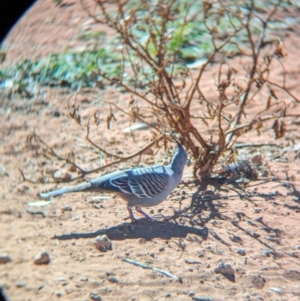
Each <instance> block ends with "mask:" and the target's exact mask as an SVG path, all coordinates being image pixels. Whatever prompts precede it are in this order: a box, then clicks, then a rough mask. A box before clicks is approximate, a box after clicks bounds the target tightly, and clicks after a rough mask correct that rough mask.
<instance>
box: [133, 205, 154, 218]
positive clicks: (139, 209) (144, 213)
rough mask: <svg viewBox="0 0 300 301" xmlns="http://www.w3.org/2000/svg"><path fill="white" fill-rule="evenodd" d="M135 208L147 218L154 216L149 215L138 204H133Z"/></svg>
mask: <svg viewBox="0 0 300 301" xmlns="http://www.w3.org/2000/svg"><path fill="white" fill-rule="evenodd" d="M135 210H136V211H137V212H138V213H140V214H142V215H144V216H145V217H146V218H147V219H155V218H154V217H152V216H151V215H149V214H148V213H146V212H145V211H143V210H142V208H141V207H140V206H135Z"/></svg>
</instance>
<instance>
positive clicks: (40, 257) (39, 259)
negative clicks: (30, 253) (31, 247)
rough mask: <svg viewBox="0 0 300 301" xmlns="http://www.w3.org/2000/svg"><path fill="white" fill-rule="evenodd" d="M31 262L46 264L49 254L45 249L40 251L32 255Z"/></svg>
mask: <svg viewBox="0 0 300 301" xmlns="http://www.w3.org/2000/svg"><path fill="white" fill-rule="evenodd" d="M33 262H34V263H35V264H48V263H49V262H50V255H49V253H48V252H47V251H42V252H41V253H38V254H37V255H35V256H34V259H33Z"/></svg>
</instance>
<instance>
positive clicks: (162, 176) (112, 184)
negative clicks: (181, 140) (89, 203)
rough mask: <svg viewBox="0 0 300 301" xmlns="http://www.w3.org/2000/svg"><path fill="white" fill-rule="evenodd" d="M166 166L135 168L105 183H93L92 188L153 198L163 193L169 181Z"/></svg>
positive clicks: (118, 174)
mask: <svg viewBox="0 0 300 301" xmlns="http://www.w3.org/2000/svg"><path fill="white" fill-rule="evenodd" d="M169 177H170V175H169V173H168V172H167V170H166V167H164V166H156V167H149V168H135V169H132V170H127V171H124V172H121V173H120V172H118V173H115V175H114V174H112V175H111V177H109V178H107V179H106V180H105V181H99V180H100V179H101V178H100V179H99V180H98V181H93V183H92V186H93V187H95V188H96V187H97V188H99V189H106V190H109V191H114V192H119V193H124V194H129V195H130V194H132V195H135V196H137V197H139V198H151V197H155V196H156V195H158V194H160V193H161V192H163V191H164V190H165V189H166V187H167V184H168V181H169Z"/></svg>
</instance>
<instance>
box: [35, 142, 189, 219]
mask: <svg viewBox="0 0 300 301" xmlns="http://www.w3.org/2000/svg"><path fill="white" fill-rule="evenodd" d="M187 160H188V157H187V153H186V152H185V150H184V148H183V147H182V146H181V144H179V143H178V142H177V150H176V152H175V154H174V156H173V158H172V160H171V163H170V164H169V165H166V166H164V165H156V166H152V167H138V168H133V169H126V170H122V171H116V172H112V173H109V174H106V175H103V176H101V177H99V178H96V179H93V180H90V181H89V182H87V183H84V184H79V185H77V186H73V187H65V188H61V189H58V190H54V191H50V192H46V193H40V194H39V196H40V197H41V198H43V199H47V198H50V197H56V196H59V195H62V194H64V193H70V192H79V191H91V192H92V191H94V192H110V193H114V194H116V195H118V196H119V197H120V198H121V199H123V200H125V201H126V202H127V209H128V212H129V216H130V219H131V221H132V222H134V221H136V218H135V217H134V215H133V212H132V208H133V207H135V210H136V211H137V212H138V213H140V214H142V215H144V216H145V217H146V218H147V219H152V217H151V216H150V215H148V214H147V213H146V212H144V211H143V210H142V208H141V207H151V206H155V205H158V204H160V203H161V202H162V201H164V200H165V199H166V198H167V197H168V195H169V194H170V193H171V192H172V191H173V190H174V188H175V187H176V186H177V185H178V184H179V183H180V181H181V178H182V173H183V169H184V166H185V165H186V163H187Z"/></svg>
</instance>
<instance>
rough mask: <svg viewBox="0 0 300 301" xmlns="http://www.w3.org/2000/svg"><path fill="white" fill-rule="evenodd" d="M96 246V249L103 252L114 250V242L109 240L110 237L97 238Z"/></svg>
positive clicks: (101, 236)
mask: <svg viewBox="0 0 300 301" xmlns="http://www.w3.org/2000/svg"><path fill="white" fill-rule="evenodd" d="M94 244H95V246H96V248H97V249H98V250H100V251H101V252H106V251H107V250H112V242H111V240H109V239H108V237H107V236H106V235H105V234H104V235H99V236H97V237H96V239H95V241H94Z"/></svg>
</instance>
